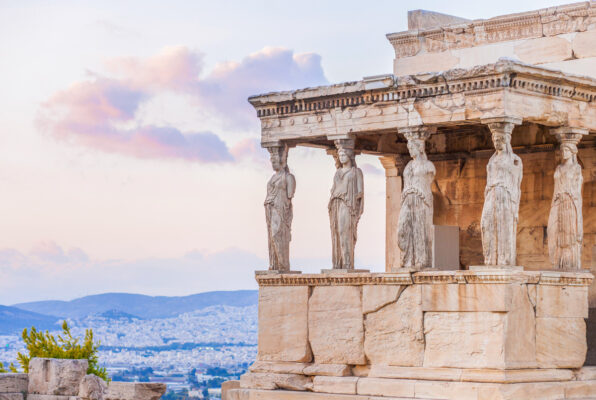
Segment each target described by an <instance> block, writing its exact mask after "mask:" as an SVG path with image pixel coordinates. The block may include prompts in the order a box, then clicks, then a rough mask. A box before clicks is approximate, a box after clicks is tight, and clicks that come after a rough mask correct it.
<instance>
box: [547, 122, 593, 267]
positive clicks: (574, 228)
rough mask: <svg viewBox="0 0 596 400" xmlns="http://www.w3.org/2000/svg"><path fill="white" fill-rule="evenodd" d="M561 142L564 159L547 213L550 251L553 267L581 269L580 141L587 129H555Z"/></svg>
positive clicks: (553, 130)
mask: <svg viewBox="0 0 596 400" xmlns="http://www.w3.org/2000/svg"><path fill="white" fill-rule="evenodd" d="M551 133H552V134H553V135H555V136H556V137H557V140H558V142H559V144H560V153H561V163H560V164H559V165H558V166H557V169H556V170H555V176H554V183H555V185H554V193H553V200H552V203H551V209H550V213H549V217H548V229H547V236H548V253H549V257H550V261H551V264H552V265H553V268H556V269H581V261H582V260H581V258H582V242H583V224H584V220H583V215H582V186H583V177H582V168H581V166H580V165H579V163H578V161H577V145H578V143H579V141H580V140H581V138H582V136H583V135H587V134H588V133H589V132H588V130H587V129H580V128H571V127H562V128H558V129H552V130H551Z"/></svg>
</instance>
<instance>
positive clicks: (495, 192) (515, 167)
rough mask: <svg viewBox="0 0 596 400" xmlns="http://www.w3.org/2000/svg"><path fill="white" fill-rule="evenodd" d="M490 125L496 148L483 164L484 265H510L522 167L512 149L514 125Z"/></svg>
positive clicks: (513, 261) (514, 245)
mask: <svg viewBox="0 0 596 400" xmlns="http://www.w3.org/2000/svg"><path fill="white" fill-rule="evenodd" d="M495 125H496V126H495ZM489 127H490V128H491V131H492V140H493V144H494V146H495V150H496V151H495V153H494V154H493V155H492V157H491V158H490V160H489V162H488V165H487V167H486V171H487V177H486V188H485V189H484V207H483V209H482V220H481V226H482V248H483V252H484V264H485V265H504V266H512V265H515V260H516V242H515V241H516V235H517V221H518V214H519V201H520V196H521V190H520V186H521V180H522V174H523V166H522V161H521V159H520V158H519V157H518V156H517V155H515V154H514V153H513V149H512V148H511V131H512V130H513V124H511V123H497V124H489Z"/></svg>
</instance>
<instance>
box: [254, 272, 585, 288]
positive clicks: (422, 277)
mask: <svg viewBox="0 0 596 400" xmlns="http://www.w3.org/2000/svg"><path fill="white" fill-rule="evenodd" d="M593 279H594V277H593V275H592V274H591V273H589V272H555V271H542V272H541V271H511V270H486V271H469V270H461V271H423V272H408V271H405V272H394V273H345V274H338V273H334V274H301V275H300V274H275V275H271V274H269V275H256V280H257V283H258V284H259V286H261V287H263V286H348V285H350V286H362V285H413V284H428V285H441V284H448V283H461V284H465V283H469V284H477V283H484V284H488V283H490V284H507V283H520V284H521V283H525V284H528V283H529V284H540V285H551V286H552V285H554V286H560V285H567V286H589V285H591V284H592V281H593Z"/></svg>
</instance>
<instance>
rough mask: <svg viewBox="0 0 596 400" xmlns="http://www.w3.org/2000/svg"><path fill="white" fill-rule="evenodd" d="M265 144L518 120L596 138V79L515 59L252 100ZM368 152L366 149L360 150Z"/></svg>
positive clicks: (304, 90) (300, 142)
mask: <svg viewBox="0 0 596 400" xmlns="http://www.w3.org/2000/svg"><path fill="white" fill-rule="evenodd" d="M249 101H250V103H251V104H252V105H253V106H254V107H255V109H256V110H257V116H258V117H259V118H260V119H261V124H262V125H261V132H262V142H263V143H267V142H270V141H276V140H278V141H279V140H282V141H283V140H285V141H289V142H291V143H294V144H306V143H308V142H310V143H311V144H314V145H316V143H313V142H312V140H313V139H315V138H317V137H319V138H325V137H330V136H334V135H353V134H356V135H368V134H384V133H395V132H397V129H400V128H406V127H409V126H418V125H435V126H441V125H443V126H445V125H457V124H467V123H480V121H481V120H482V119H487V118H494V117H501V116H505V115H508V116H511V117H518V118H523V119H524V121H529V122H533V123H538V124H542V125H546V126H574V127H577V128H584V129H588V130H590V131H596V79H592V78H586V77H579V76H574V75H569V74H565V73H562V72H559V71H553V70H548V69H545V68H541V67H536V66H530V65H527V64H523V63H519V62H516V61H512V60H509V59H501V60H499V61H498V62H497V63H494V64H488V65H481V66H476V67H473V68H470V69H453V70H449V71H446V72H442V73H436V74H420V75H407V76H400V77H397V78H395V77H392V76H390V75H384V76H381V77H372V78H367V79H364V80H362V81H358V82H349V83H344V84H338V85H331V86H323V87H317V88H308V89H302V90H296V91H292V92H278V93H269V94H264V95H260V96H253V97H251V98H249ZM361 149H362V150H366V149H365V148H361Z"/></svg>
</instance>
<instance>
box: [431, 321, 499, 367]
mask: <svg viewBox="0 0 596 400" xmlns="http://www.w3.org/2000/svg"><path fill="white" fill-rule="evenodd" d="M505 324H506V315H505V313H497V312H427V313H425V314H424V333H425V337H426V350H425V352H424V366H425V367H451V368H504V367H505V360H504V354H505V348H504V347H505V343H504V338H505Z"/></svg>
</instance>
